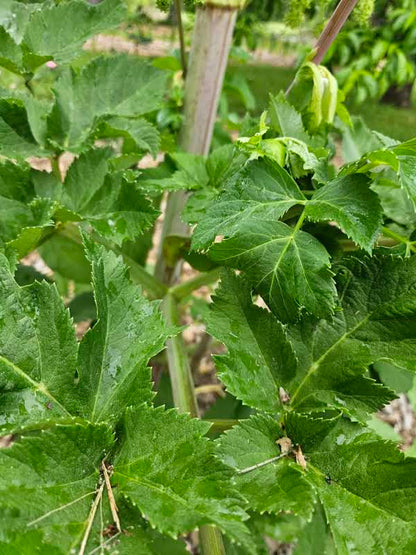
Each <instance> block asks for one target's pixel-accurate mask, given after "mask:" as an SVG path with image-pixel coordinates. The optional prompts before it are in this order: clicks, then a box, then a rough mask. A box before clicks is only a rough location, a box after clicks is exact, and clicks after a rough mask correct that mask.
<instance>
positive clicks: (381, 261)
mask: <svg viewBox="0 0 416 555" xmlns="http://www.w3.org/2000/svg"><path fill="white" fill-rule="evenodd" d="M415 264H416V261H414V260H413V258H412V259H408V260H407V259H406V260H401V259H397V258H390V257H377V258H371V259H369V258H355V257H350V258H348V259H347V258H346V259H344V260H343V263H342V264H340V270H339V272H338V274H337V287H338V291H339V295H340V301H341V307H342V310H337V311H336V312H335V314H334V317H333V320H332V321H324V320H321V321H318V320H313V319H309V318H305V319H304V320H303V321H301V322H300V323H299V324H298V325H296V326H292V327H291V328H290V329H289V330H288V332H289V336H290V337H291V338H292V340H293V345H294V348H295V352H296V354H297V356H298V358H299V369H298V373H297V378H296V380H295V381H294V382H293V383H292V384H291V386H290V387H289V392H290V394H291V406H293V407H294V408H296V410H299V411H310V410H314V409H315V410H317V409H318V408H319V407H322V406H324V405H326V404H330V405H332V406H336V407H338V408H339V409H340V410H344V411H347V412H348V413H350V414H353V415H354V416H355V417H356V418H360V419H365V415H366V413H369V412H374V411H376V410H377V409H378V408H380V407H381V406H382V405H383V404H384V403H387V402H388V401H389V400H390V399H391V398H392V397H393V395H392V392H390V391H389V390H388V389H386V388H384V387H382V386H381V385H378V384H376V383H375V382H373V381H372V380H370V379H368V378H364V377H362V374H363V372H364V371H365V369H366V368H367V367H368V366H369V365H370V364H372V363H374V362H377V361H379V360H389V361H391V362H394V364H395V365H397V366H401V367H403V368H407V369H409V370H413V371H414V368H415V363H416V341H415V340H414V339H413V337H414V335H413V334H414V331H413V330H414V327H415V325H416V281H415V277H414V275H415V269H414V268H415Z"/></svg>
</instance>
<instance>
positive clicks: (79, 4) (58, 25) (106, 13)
mask: <svg viewBox="0 0 416 555" xmlns="http://www.w3.org/2000/svg"><path fill="white" fill-rule="evenodd" d="M123 16H125V9H124V7H123V4H122V3H121V2H120V1H119V0H104V1H102V2H100V3H99V4H98V5H96V6H91V5H89V4H88V2H85V0H69V1H67V2H60V3H58V4H55V3H45V6H42V9H40V10H36V11H34V13H33V14H32V15H31V16H30V18H29V21H28V24H27V26H26V29H25V33H24V36H23V44H24V46H25V47H26V48H27V49H28V50H29V51H30V53H33V54H36V55H37V56H47V57H49V58H52V59H53V60H55V61H56V62H58V63H61V62H68V61H70V60H71V59H72V58H74V56H75V55H76V54H78V53H80V51H81V48H82V46H83V44H84V43H85V41H86V40H87V39H88V38H89V37H91V36H92V35H95V34H96V33H100V32H101V31H105V30H108V29H111V28H112V27H116V26H117V25H118V24H119V23H121V22H122V21H123Z"/></svg>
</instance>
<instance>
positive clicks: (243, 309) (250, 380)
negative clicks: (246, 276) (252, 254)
mask: <svg viewBox="0 0 416 555" xmlns="http://www.w3.org/2000/svg"><path fill="white" fill-rule="evenodd" d="M207 331H208V332H209V333H210V334H211V335H213V336H214V337H216V338H217V339H219V340H220V341H222V342H223V343H224V344H225V345H226V346H227V348H228V353H227V354H226V355H219V356H216V357H215V362H216V366H217V369H218V372H219V377H220V378H221V380H222V381H223V382H224V383H225V384H226V386H227V390H228V391H229V392H230V393H232V394H233V395H235V396H236V397H237V398H239V399H241V400H242V401H243V402H244V403H245V404H246V405H249V406H252V407H256V408H258V409H260V410H265V411H277V410H279V408H280V407H281V405H280V401H279V386H283V387H285V386H286V384H287V383H289V382H290V380H291V379H292V378H293V377H294V374H295V372H296V358H295V354H294V351H293V347H292V345H291V344H290V342H289V340H288V339H287V336H286V332H285V330H284V328H283V326H282V324H280V322H278V321H277V320H276V318H275V317H274V316H273V314H270V313H269V312H267V310H265V309H263V308H260V307H258V306H255V305H253V303H252V299H251V288H250V286H249V284H248V283H247V282H246V281H245V280H243V279H242V278H241V276H238V277H237V276H235V275H233V274H232V273H231V272H229V273H225V272H224V273H223V275H222V279H221V285H220V287H218V288H217V290H216V292H215V297H214V298H213V305H212V308H211V311H210V314H209V318H208V321H207Z"/></svg>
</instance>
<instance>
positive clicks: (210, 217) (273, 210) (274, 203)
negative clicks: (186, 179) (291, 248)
mask: <svg viewBox="0 0 416 555" xmlns="http://www.w3.org/2000/svg"><path fill="white" fill-rule="evenodd" d="M304 201H305V197H304V196H303V194H302V193H301V191H300V190H299V187H298V186H297V184H296V182H295V181H294V180H293V178H292V177H291V176H290V175H289V174H288V173H287V172H286V171H285V170H284V169H283V168H281V167H280V166H279V165H278V164H276V163H273V162H271V161H266V160H262V161H254V162H251V163H249V164H247V165H246V166H245V168H244V169H243V170H241V171H240V172H238V173H237V174H236V175H234V176H233V177H232V178H231V179H230V182H229V184H228V185H227V186H226V187H225V190H224V192H223V193H222V194H221V195H220V197H219V198H218V199H217V201H215V202H214V203H213V204H212V206H211V207H210V208H209V209H208V211H207V214H206V216H205V217H204V218H202V220H201V221H200V222H199V224H198V226H197V228H196V230H195V233H194V235H193V238H192V245H193V248H195V249H201V248H206V247H207V246H209V244H210V243H212V242H213V240H214V239H215V237H216V235H223V236H225V237H230V236H233V235H234V234H235V233H236V232H237V233H238V232H239V231H241V230H244V229H245V226H246V225H247V223H248V222H250V221H251V220H253V219H256V218H258V219H264V220H266V219H269V218H270V220H272V219H275V220H277V219H279V218H280V217H282V216H283V215H284V214H285V213H286V212H287V211H288V210H289V208H291V207H292V206H294V205H295V204H299V203H303V202H304Z"/></svg>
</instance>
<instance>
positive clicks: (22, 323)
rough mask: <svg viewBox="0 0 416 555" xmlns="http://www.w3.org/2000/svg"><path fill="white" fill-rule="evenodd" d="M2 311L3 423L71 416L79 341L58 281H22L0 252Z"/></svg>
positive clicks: (0, 372) (0, 377) (8, 425)
mask: <svg viewBox="0 0 416 555" xmlns="http://www.w3.org/2000/svg"><path fill="white" fill-rule="evenodd" d="M0 314H1V316H0V380H1V386H0V391H1V393H0V398H1V406H2V421H1V423H2V427H3V428H4V429H8V428H11V427H13V426H19V425H21V424H24V423H31V422H36V421H39V420H44V419H48V418H55V417H68V416H69V415H70V414H71V409H72V408H73V406H74V405H75V404H76V402H75V400H74V398H73V395H74V391H75V387H76V386H75V371H76V355H77V345H76V339H75V332H74V329H73V326H72V322H71V321H70V318H69V314H68V311H67V310H66V309H65V308H64V305H63V303H62V301H61V299H60V297H59V295H58V292H57V290H56V288H55V286H52V285H49V284H48V283H46V282H44V281H43V282H40V283H36V282H35V283H34V284H32V285H31V286H29V287H23V288H21V287H19V286H18V285H17V283H16V282H15V281H14V279H13V276H12V275H11V273H10V271H9V269H8V263H7V260H6V259H5V257H4V256H3V255H0Z"/></svg>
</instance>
